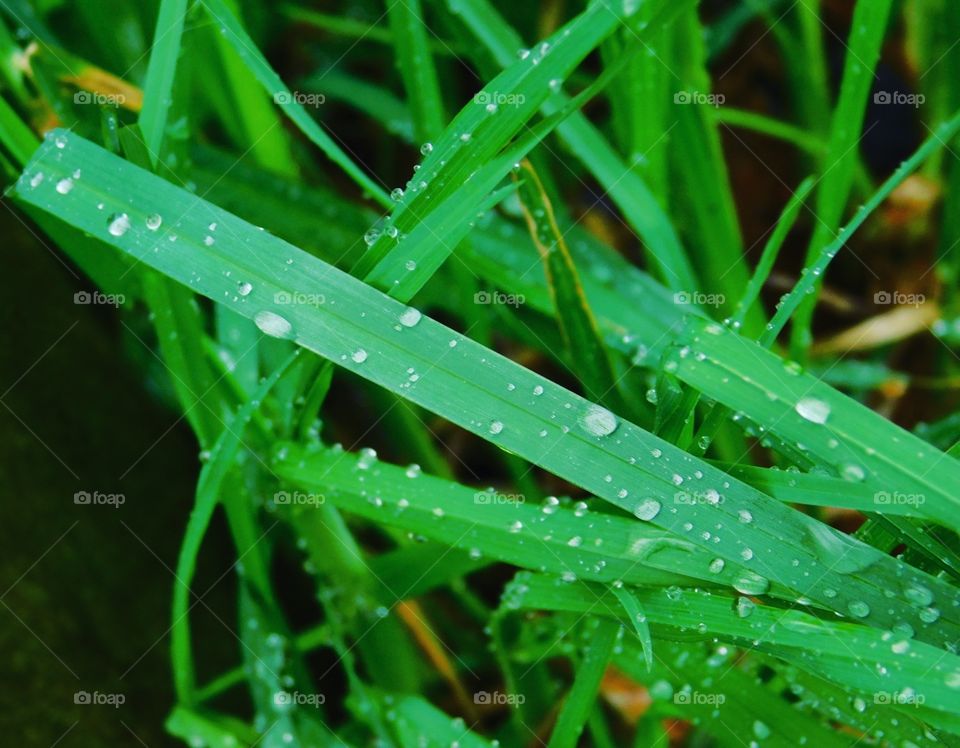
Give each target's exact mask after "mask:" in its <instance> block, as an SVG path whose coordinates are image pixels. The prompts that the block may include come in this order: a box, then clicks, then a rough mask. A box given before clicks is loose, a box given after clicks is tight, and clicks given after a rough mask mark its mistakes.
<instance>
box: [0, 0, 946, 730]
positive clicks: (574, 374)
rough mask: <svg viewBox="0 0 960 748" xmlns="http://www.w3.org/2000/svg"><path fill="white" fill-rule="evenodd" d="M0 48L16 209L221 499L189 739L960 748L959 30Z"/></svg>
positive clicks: (417, 11) (744, 16)
mask: <svg viewBox="0 0 960 748" xmlns="http://www.w3.org/2000/svg"><path fill="white" fill-rule="evenodd" d="M0 5H2V7H0V32H2V33H0V45H2V52H3V58H4V60H5V61H6V64H5V65H4V66H2V68H0V81H2V85H3V90H4V96H3V98H0V167H2V169H3V170H4V175H5V179H6V182H7V186H8V190H7V196H6V199H7V200H8V202H9V203H10V204H11V205H12V206H13V209H14V210H16V211H18V212H19V213H22V214H23V215H24V216H25V220H29V221H32V223H33V224H34V225H35V226H36V227H37V229H38V230H39V232H42V233H43V234H44V235H46V236H47V237H49V239H50V240H51V242H52V244H54V245H55V246H56V247H57V249H58V251H59V252H62V254H63V255H64V256H65V258H67V259H68V260H69V262H71V263H72V264H73V265H75V266H76V267H77V268H79V269H80V270H82V271H83V273H85V274H86V276H87V277H88V278H89V279H90V280H91V281H92V283H94V284H96V286H97V287H98V288H100V289H101V290H102V291H103V292H104V293H111V294H123V296H124V298H125V299H126V300H127V303H126V305H125V306H124V308H123V309H121V310H120V311H119V312H118V314H120V315H121V316H122V317H124V318H128V319H129V318H135V319H139V320H140V324H139V326H140V327H141V328H144V329H149V330H150V335H151V336H152V338H151V340H150V343H151V345H152V346H153V348H154V350H155V353H156V356H157V357H158V358H159V359H160V360H161V361H162V363H163V365H164V369H165V372H166V375H167V376H166V384H165V387H166V390H167V391H166V393H165V394H166V395H168V396H169V400H170V401H171V402H175V403H176V404H177V405H178V407H179V409H180V413H181V415H182V417H183V420H184V422H185V423H186V424H188V425H189V427H190V428H191V429H192V431H193V433H194V435H195V438H196V442H197V444H198V452H199V454H200V456H201V461H202V469H201V473H200V479H199V482H198V485H197V488H196V495H195V498H194V503H193V508H192V511H191V512H190V514H189V520H188V521H187V522H186V532H185V535H184V537H183V539H182V544H181V552H180V555H179V558H178V560H177V564H176V568H175V569H174V570H173V571H174V572H175V574H174V577H175V582H174V586H173V593H172V600H171V605H170V622H169V623H170V637H169V642H170V653H171V671H172V688H173V693H174V697H173V700H174V704H173V706H172V708H171V712H170V716H169V719H168V721H167V724H166V728H167V730H168V731H169V733H170V734H171V735H172V736H175V737H176V738H179V739H181V740H183V741H185V742H186V743H187V744H188V745H193V746H249V747H250V748H252V747H253V746H271V747H273V746H277V747H279V746H288V745H299V746H304V747H307V746H309V747H313V746H337V745H347V746H358V747H359V746H368V745H379V746H396V747H397V748H414V747H420V746H438V747H439V746H446V747H449V746H493V745H501V746H523V745H538V744H539V745H545V746H549V748H564V747H566V748H573V747H574V746H578V745H583V746H595V747H596V748H609V747H612V746H620V745H635V746H656V745H664V746H665V745H668V744H669V743H674V744H684V745H700V744H707V745H714V744H715V745H720V746H742V745H749V746H760V747H766V746H795V745H815V744H816V745H820V744H826V745H831V746H832V745H836V746H853V745H877V746H897V747H903V748H909V747H919V746H928V745H930V746H934V745H946V746H951V745H958V744H960V657H958V654H957V647H958V645H960V588H958V583H960V540H958V537H957V532H958V531H960V511H958V510H960V463H958V462H957V457H956V455H957V449H958V448H957V444H960V418H958V416H957V413H956V412H954V408H955V407H956V405H957V398H956V397H955V395H954V392H955V390H956V388H957V376H958V365H957V363H956V362H957V360H960V357H958V356H957V354H956V352H955V351H956V346H957V345H958V343H960V332H958V331H960V317H955V316H954V315H956V314H957V313H958V312H960V310H958V309H957V308H956V302H955V298H956V297H955V293H954V292H953V289H952V288H951V284H955V280H956V277H957V276H956V271H955V268H956V267H957V262H958V259H957V257H955V256H953V255H952V254H951V250H952V249H953V246H954V245H955V243H956V240H955V239H952V236H953V233H955V232H956V231H957V227H958V226H960V209H958V207H957V205H956V191H955V190H954V189H953V188H954V187H957V186H960V183H958V182H957V175H958V174H960V169H958V168H957V163H956V158H957V156H956V152H955V148H956V146H955V144H956V142H957V135H958V132H960V111H958V109H960V93H958V91H960V84H958V83H957V79H956V76H953V75H950V74H949V71H952V70H955V69H957V68H958V66H960V45H958V44H957V40H958V39H960V16H958V14H957V12H956V10H955V9H954V6H953V5H952V4H951V3H950V2H947V1H946V0H943V1H942V2H935V1H934V0H926V1H925V2H920V1H919V0H907V1H906V2H904V3H900V4H897V3H892V2H890V0H858V2H856V3H855V4H852V5H854V7H853V9H852V13H850V14H848V15H847V16H843V15H842V14H840V15H839V16H838V15H837V14H835V13H830V12H828V11H827V9H826V8H820V7H819V6H820V3H818V2H813V1H812V0H805V1H804V2H800V3H796V4H791V3H788V2H776V1H775V0H767V1H761V0H751V2H743V3H739V2H731V3H703V4H698V3H697V2H695V0H682V1H681V0H590V1H589V2H580V3H560V2H556V3H530V4H521V6H519V7H513V6H512V5H511V4H509V3H497V2H494V1H493V0H399V1H397V2H394V1H393V0H387V2H380V1H379V0H363V1H361V2H349V3H332V4H329V7H328V6H326V5H325V6H324V9H323V11H322V12H318V11H316V10H315V9H313V8H312V7H310V6H309V4H306V3H299V2H296V1H292V2H290V3H286V4H281V5H280V6H275V5H273V4H270V3H266V2H260V1H258V0H249V1H248V2H238V1H237V0H159V1H157V2H148V3H144V4H143V5H142V6H140V5H136V7H134V4H126V3H119V2H113V1H112V0H110V1H108V2H103V0H98V2H92V0H74V2H71V3H58V2H52V3H40V2H32V1H31V0H19V1H17V2H13V1H11V2H9V3H4V4H0ZM701 5H702V6H703V7H701ZM823 5H824V6H826V5H827V4H823ZM108 17H109V18H110V23H109V24H107V26H108V28H107V29H104V28H102V25H103V23H104V19H106V18H108ZM94 27H96V28H97V32H96V33H89V34H88V33H86V32H85V31H84V30H87V29H92V28H94ZM121 32H123V33H121ZM758 38H759V39H760V40H761V41H762V40H764V39H765V41H763V45H762V50H763V52H764V54H766V55H768V56H772V57H773V59H776V60H777V61H778V62H777V64H776V65H777V69H778V70H779V73H778V75H779V76H780V79H778V83H777V93H776V96H775V97H773V98H775V99H776V106H774V105H773V104H771V105H770V107H769V109H770V110H771V111H778V114H777V116H776V117H773V116H771V115H770V114H769V112H768V111H756V108H755V107H752V106H748V104H750V102H754V104H755V100H753V99H751V98H750V97H748V96H744V97H743V101H744V102H745V103H743V105H742V106H741V102H740V101H739V100H734V99H735V95H734V93H730V94H728V95H726V94H724V93H722V92H721V91H726V90H727V89H726V88H725V87H724V86H726V84H727V83H729V82H730V80H731V79H733V78H738V76H739V73H738V72H737V71H738V67H739V66H745V65H748V64H752V63H751V62H750V61H751V60H752V59H753V57H754V56H755V55H752V54H751V51H752V50H753V49H754V47H755V46H756V45H757V44H760V42H759V41H757V39H758ZM287 39H290V40H293V42H294V43H293V44H292V47H293V50H292V51H291V50H285V49H283V48H281V42H284V40H287ZM893 44H896V45H899V46H898V49H902V51H903V52H904V54H903V55H902V56H903V58H904V59H905V60H906V62H904V63H902V66H904V69H903V70H901V71H900V73H899V74H900V75H901V77H902V78H903V79H904V82H903V83H902V84H899V86H900V87H899V88H897V86H892V87H891V86H887V88H889V89H890V90H886V89H884V88H883V87H882V85H881V83H880V82H882V81H885V80H888V79H889V76H890V75H891V74H890V72H889V71H886V70H884V69H883V64H884V63H881V62H880V60H881V51H882V50H883V49H884V47H885V45H893ZM833 47H836V48H837V51H838V53H839V54H840V55H842V59H843V60H844V63H843V64H842V65H840V66H837V68H836V69H835V70H831V69H829V66H828V65H827V62H826V60H827V59H828V58H829V56H830V55H829V54H828V52H827V49H828V48H831V49H832V48H833ZM285 52H289V58H290V59H287V55H286V54H285ZM935 52H936V53H935ZM744 58H746V59H747V61H746V62H745V61H744ZM768 64H769V63H768ZM278 71H282V72H283V75H282V76H281V74H280V72H278ZM384 71H387V72H384ZM756 75H758V72H757V70H755V69H754V70H752V71H751V72H750V73H748V74H745V77H744V78H743V79H741V82H742V81H743V80H746V81H748V82H749V81H750V80H752V79H751V77H750V76H756ZM771 75H772V73H771ZM728 87H729V89H730V91H731V92H735V91H737V86H736V85H735V84H732V83H731V84H730V85H729V86H728ZM894 89H896V90H894ZM741 94H742V91H741ZM891 122H892V123H893V124H892V125H891V124H890V123H891ZM904 122H906V124H905V125H904V124H903V123H904ZM910 128H913V130H912V131H911V130H910ZM875 129H877V130H878V131H885V132H886V133H887V135H886V137H887V138H892V139H893V140H894V142H895V145H894V146H891V145H889V144H888V143H887V142H886V141H881V145H879V146H876V145H871V144H873V143H875V142H876V141H875V140H874V139H871V137H870V135H871V133H872V132H873V131H874V130H875ZM891 129H892V130H891ZM908 131H909V132H908ZM917 132H919V137H916V133H917ZM758 144H759V145H758ZM771 144H772V145H771ZM756 148H761V149H762V150H763V152H764V153H771V152H774V153H777V154H778V158H780V159H781V161H778V163H777V164H776V165H775V166H771V165H768V164H767V163H766V162H764V161H763V159H761V156H760V155H758V154H757V153H756V152H755V149H756ZM871 148H873V149H876V148H879V149H880V150H881V151H884V149H895V150H896V151H897V154H898V158H897V160H898V161H901V163H900V165H899V167H895V168H882V167H877V166H876V165H875V164H874V163H872V161H874V160H876V159H873V158H872V157H873V156H874V155H875V153H874V151H871V150H870V149H871ZM731 152H735V153H736V154H738V155H737V159H738V160H737V161H736V162H732V157H731V156H730V155H729V154H730V153H731ZM784 153H786V156H784V155H783V154H784ZM744 159H745V160H746V163H747V169H748V170H752V171H753V172H760V176H759V177H755V178H756V181H755V182H753V184H759V185H763V184H766V183H767V182H768V181H769V179H770V176H771V175H772V176H773V178H775V180H776V183H777V184H778V188H779V189H780V190H781V194H780V195H773V196H766V195H765V196H761V195H759V194H755V195H753V196H750V195H747V197H746V198H745V197H744V194H743V188H742V187H740V188H738V186H737V185H738V184H739V183H742V182H743V175H742V172H743V171H744V166H743V163H742V162H743V160H744ZM784 164H787V165H786V166H784ZM735 167H736V168H735ZM398 179H404V180H407V181H406V182H405V184H404V186H403V187H391V186H390V185H392V184H395V183H396V181H395V180H398ZM749 180H750V177H748V178H747V182H748V184H750V181H749ZM940 196H943V197H942V200H940V201H939V203H942V205H941V204H939V203H938V198H939V197H940ZM781 197H782V199H781ZM754 202H756V203H757V204H762V206H763V211H762V215H761V216H760V218H759V219H756V218H754V217H751V216H750V210H751V208H753V207H754ZM857 206H859V207H857ZM748 218H749V219H750V220H751V221H753V223H756V220H759V221H760V222H761V223H763V226H762V229H763V230H762V231H757V230H755V229H754V228H752V227H748ZM951 242H952V243H951ZM891 245H895V247H894V248H891ZM930 247H934V248H935V249H933V250H931V249H930ZM884 252H886V253H890V254H895V255H896V256H898V257H899V256H908V257H911V258H915V257H920V260H915V259H911V260H910V262H909V263H905V264H906V265H907V266H908V267H907V269H906V270H903V268H900V269H899V270H900V271H902V272H897V273H894V274H892V275H891V274H890V272H889V270H881V269H880V268H881V266H885V265H887V264H890V263H884V262H881V260H880V259H878V258H877V256H876V255H878V254H880V253H884ZM896 253H899V254H896ZM923 262H928V264H929V266H930V268H929V270H926V272H923V271H920V272H923V274H922V275H920V272H917V273H914V272H913V271H914V270H915V269H916V268H917V267H919V266H920V265H919V264H918V263H921V264H922V263H923ZM924 267H925V266H924ZM834 274H836V275H837V282H836V284H835V285H833V286H829V285H828V286H827V287H826V289H824V287H823V286H824V280H825V279H826V281H827V282H829V281H830V280H831V279H832V278H833V277H834ZM883 276H885V277H883ZM915 276H920V277H915ZM894 283H898V284H902V285H892V284H894ZM884 284H886V285H884ZM778 288H779V292H778V291H777V289H778ZM768 290H772V291H773V295H772V296H771V295H769V294H768V293H767V292H768ZM779 293H782V294H783V295H782V296H780V298H779V299H778V298H777V296H778V295H779ZM858 294H859V296H861V297H865V298H866V297H868V296H869V294H875V300H876V304H877V308H876V309H872V308H871V312H870V315H869V317H870V318H869V319H867V320H865V321H861V322H860V323H859V324H858V325H855V326H853V327H852V328H851V329H845V328H848V327H850V323H849V321H847V322H845V323H840V324H838V323H837V322H836V319H835V314H834V310H835V309H836V308H843V306H844V303H846V305H847V306H848V307H849V306H851V305H853V306H856V307H857V308H859V309H862V308H863V306H864V302H863V300H862V299H860V300H859V301H857V302H856V303H854V301H851V299H856V298H857V295H858ZM907 296H909V298H910V301H909V303H903V304H901V305H900V306H899V307H898V308H896V309H887V308H884V307H881V306H879V305H880V304H884V303H887V302H886V301H885V300H888V299H893V300H894V302H895V303H899V301H898V300H900V299H902V298H906V297H907ZM838 297H839V298H840V300H839V301H838ZM818 300H821V301H822V303H821V304H818V303H817V302H818ZM766 302H770V303H769V304H767V303H766ZM842 302H843V303H842ZM824 309H825V310H826V312H825V313H824V314H822V315H820V314H817V315H815V314H814V313H815V312H818V313H819V312H822V311H823V310H824ZM831 315H834V316H831ZM821 317H822V319H821ZM815 323H816V324H815ZM831 325H832V327H831ZM785 331H787V334H784V333H785ZM908 345H915V346H924V345H925V346H926V347H922V348H907V347H905V346H908ZM913 350H924V351H926V352H928V353H927V355H926V356H925V359H926V360H925V361H924V363H923V364H922V365H921V364H917V365H916V366H913V365H912V364H913V363H915V362H912V361H911V359H910V358H909V357H908V356H905V351H906V352H909V351H913ZM930 351H932V353H929V352H930ZM931 395H933V397H931ZM901 403H905V405H904V406H903V407H899V408H898V407H897V406H898V404H901ZM913 405H916V407H918V408H920V407H923V408H924V410H923V414H924V417H925V418H928V419H931V420H935V421H936V422H934V423H932V424H930V425H923V424H919V425H918V424H917V422H918V421H919V418H917V417H915V416H913V415H912V414H911V412H910V410H911V407H912V406H913ZM344 444H346V445H347V446H344ZM378 451H379V452H380V455H378ZM219 515H222V516H223V518H224V519H225V523H226V526H227V527H228V528H229V532H230V535H231V537H232V539H233V544H234V550H235V559H234V560H235V561H236V564H235V566H234V569H235V577H236V589H237V601H236V607H235V608H234V609H233V610H229V611H224V612H222V615H223V617H224V618H225V619H228V620H229V621H231V623H232V627H233V630H234V631H235V635H236V639H237V642H238V644H237V652H236V655H237V656H236V661H235V663H234V664H233V667H232V668H231V669H229V670H226V671H222V670H218V669H217V668H215V667H213V666H212V665H211V663H210V661H209V660H208V659H207V658H206V657H205V648H204V641H203V632H201V631H200V630H199V628H195V627H193V626H191V622H192V614H193V613H194V610H195V608H196V605H197V604H198V603H199V602H202V596H201V595H200V594H199V591H198V590H197V586H196V584H195V578H196V577H197V575H198V568H199V562H200V561H201V560H202V557H203V554H204V552H205V547H204V540H205V537H206V536H207V534H208V530H209V528H210V527H211V524H212V523H213V522H214V521H215V519H216V518H217V517H218V516H219ZM291 579H292V580H293V581H290V580H291ZM291 590H293V592H291ZM124 717H125V719H127V720H128V721H130V720H133V721H134V722H135V719H136V718H135V716H133V717H131V716H129V715H126V714H125V713H124Z"/></svg>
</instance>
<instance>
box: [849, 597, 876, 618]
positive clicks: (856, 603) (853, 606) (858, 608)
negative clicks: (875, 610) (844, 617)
mask: <svg viewBox="0 0 960 748" xmlns="http://www.w3.org/2000/svg"><path fill="white" fill-rule="evenodd" d="M847 610H848V611H850V615H852V616H853V617H854V618H866V617H867V616H868V615H870V606H869V605H867V604H866V603H865V602H864V601H863V600H853V601H851V602H850V603H849V604H848V605H847Z"/></svg>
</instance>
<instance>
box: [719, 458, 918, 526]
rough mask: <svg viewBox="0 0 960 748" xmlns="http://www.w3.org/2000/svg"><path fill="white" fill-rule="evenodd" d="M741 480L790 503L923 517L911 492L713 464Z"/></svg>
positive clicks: (802, 474) (798, 473) (787, 472)
mask: <svg viewBox="0 0 960 748" xmlns="http://www.w3.org/2000/svg"><path fill="white" fill-rule="evenodd" d="M717 467H719V468H721V469H722V470H723V471H724V472H726V473H729V474H730V475H732V476H734V477H735V478H737V479H738V480H742V481H743V482H744V483H749V484H750V485H751V486H753V487H754V488H756V489H757V490H759V491H763V493H765V494H767V495H768V496H773V497H774V498H775V499H779V500H780V501H783V502H787V503H790V504H804V505H806V506H831V507H838V508H840V509H850V510H853V511H857V512H863V513H865V514H869V513H871V512H878V513H882V514H883V515H884V516H889V515H897V516H903V517H915V518H917V519H921V518H923V516H924V515H923V514H922V513H921V512H920V508H919V504H920V503H921V500H920V499H919V497H917V496H916V495H913V494H904V493H900V494H897V492H893V493H891V492H889V491H887V492H883V491H877V490H876V488H875V487H873V486H871V485H868V484H866V483H855V482H851V481H849V480H843V479H842V478H833V477H831V476H829V475H817V474H813V473H800V472H795V471H792V470H779V469H776V468H761V467H753V466H752V465H733V464H724V463H720V464H717Z"/></svg>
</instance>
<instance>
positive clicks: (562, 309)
mask: <svg viewBox="0 0 960 748" xmlns="http://www.w3.org/2000/svg"><path fill="white" fill-rule="evenodd" d="M515 178H516V180H517V183H518V189H519V195H520V202H521V204H522V206H523V213H524V217H525V219H526V221H527V228H528V229H529V231H530V236H531V238H532V239H533V243H534V245H535V246H536V248H537V253H538V254H539V255H540V261H541V262H542V264H543V268H544V272H545V273H546V278H547V288H549V289H550V297H551V299H552V301H553V306H554V308H555V309H556V310H557V322H558V324H559V326H560V332H561V334H562V335H563V339H564V343H565V344H566V349H567V356H568V357H569V359H570V361H571V362H573V361H577V362H579V365H580V366H579V368H578V372H577V375H578V377H579V378H580V381H581V383H582V384H583V385H584V388H585V390H586V392H587V393H588V394H589V396H590V399H591V400H595V401H597V402H607V403H608V404H611V405H613V406H616V405H617V404H618V402H619V398H618V390H617V383H616V379H615V378H614V373H613V366H612V365H611V363H610V359H609V357H608V355H607V350H606V347H605V346H604V345H603V341H602V339H601V337H600V331H599V329H598V328H597V321H596V319H594V316H593V311H592V310H591V309H590V304H589V302H588V301H587V297H586V296H585V295H584V293H583V286H582V285H581V283H580V274H579V273H578V272H577V267H576V265H574V262H573V257H572V256H571V255H570V250H569V248H568V247H567V243H566V240H565V239H564V236H563V234H562V233H561V232H560V227H559V226H558V225H557V219H556V216H555V215H554V213H553V206H552V205H551V203H550V199H549V198H548V197H547V195H546V193H545V192H544V190H543V184H542V183H541V182H540V178H539V177H538V175H537V172H536V170H535V169H534V168H533V165H532V164H531V163H530V162H529V161H527V160H524V161H523V162H522V163H521V164H520V171H519V173H518V174H516V175H515ZM620 410H621V411H622V407H621V408H620Z"/></svg>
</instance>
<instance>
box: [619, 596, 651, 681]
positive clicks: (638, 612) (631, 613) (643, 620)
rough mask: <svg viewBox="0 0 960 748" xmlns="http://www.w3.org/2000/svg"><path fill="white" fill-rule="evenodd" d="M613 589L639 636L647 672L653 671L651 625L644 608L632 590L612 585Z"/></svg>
mask: <svg viewBox="0 0 960 748" xmlns="http://www.w3.org/2000/svg"><path fill="white" fill-rule="evenodd" d="M611 589H612V590H613V594H614V595H616V598H617V600H619V601H620V604H621V605H622V606H623V609H624V611H626V613H627V617H628V618H629V619H630V623H631V624H632V626H633V630H634V631H635V632H636V634H637V640H638V641H639V642H640V646H641V648H642V649H643V660H644V662H646V663H647V670H648V671H649V670H652V669H653V639H652V638H651V636H650V624H649V623H647V615H646V613H644V612H643V608H641V607H640V602H639V601H638V600H637V596H636V595H634V594H633V593H632V592H631V591H630V590H628V589H626V588H625V587H618V586H616V585H612V586H611Z"/></svg>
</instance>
